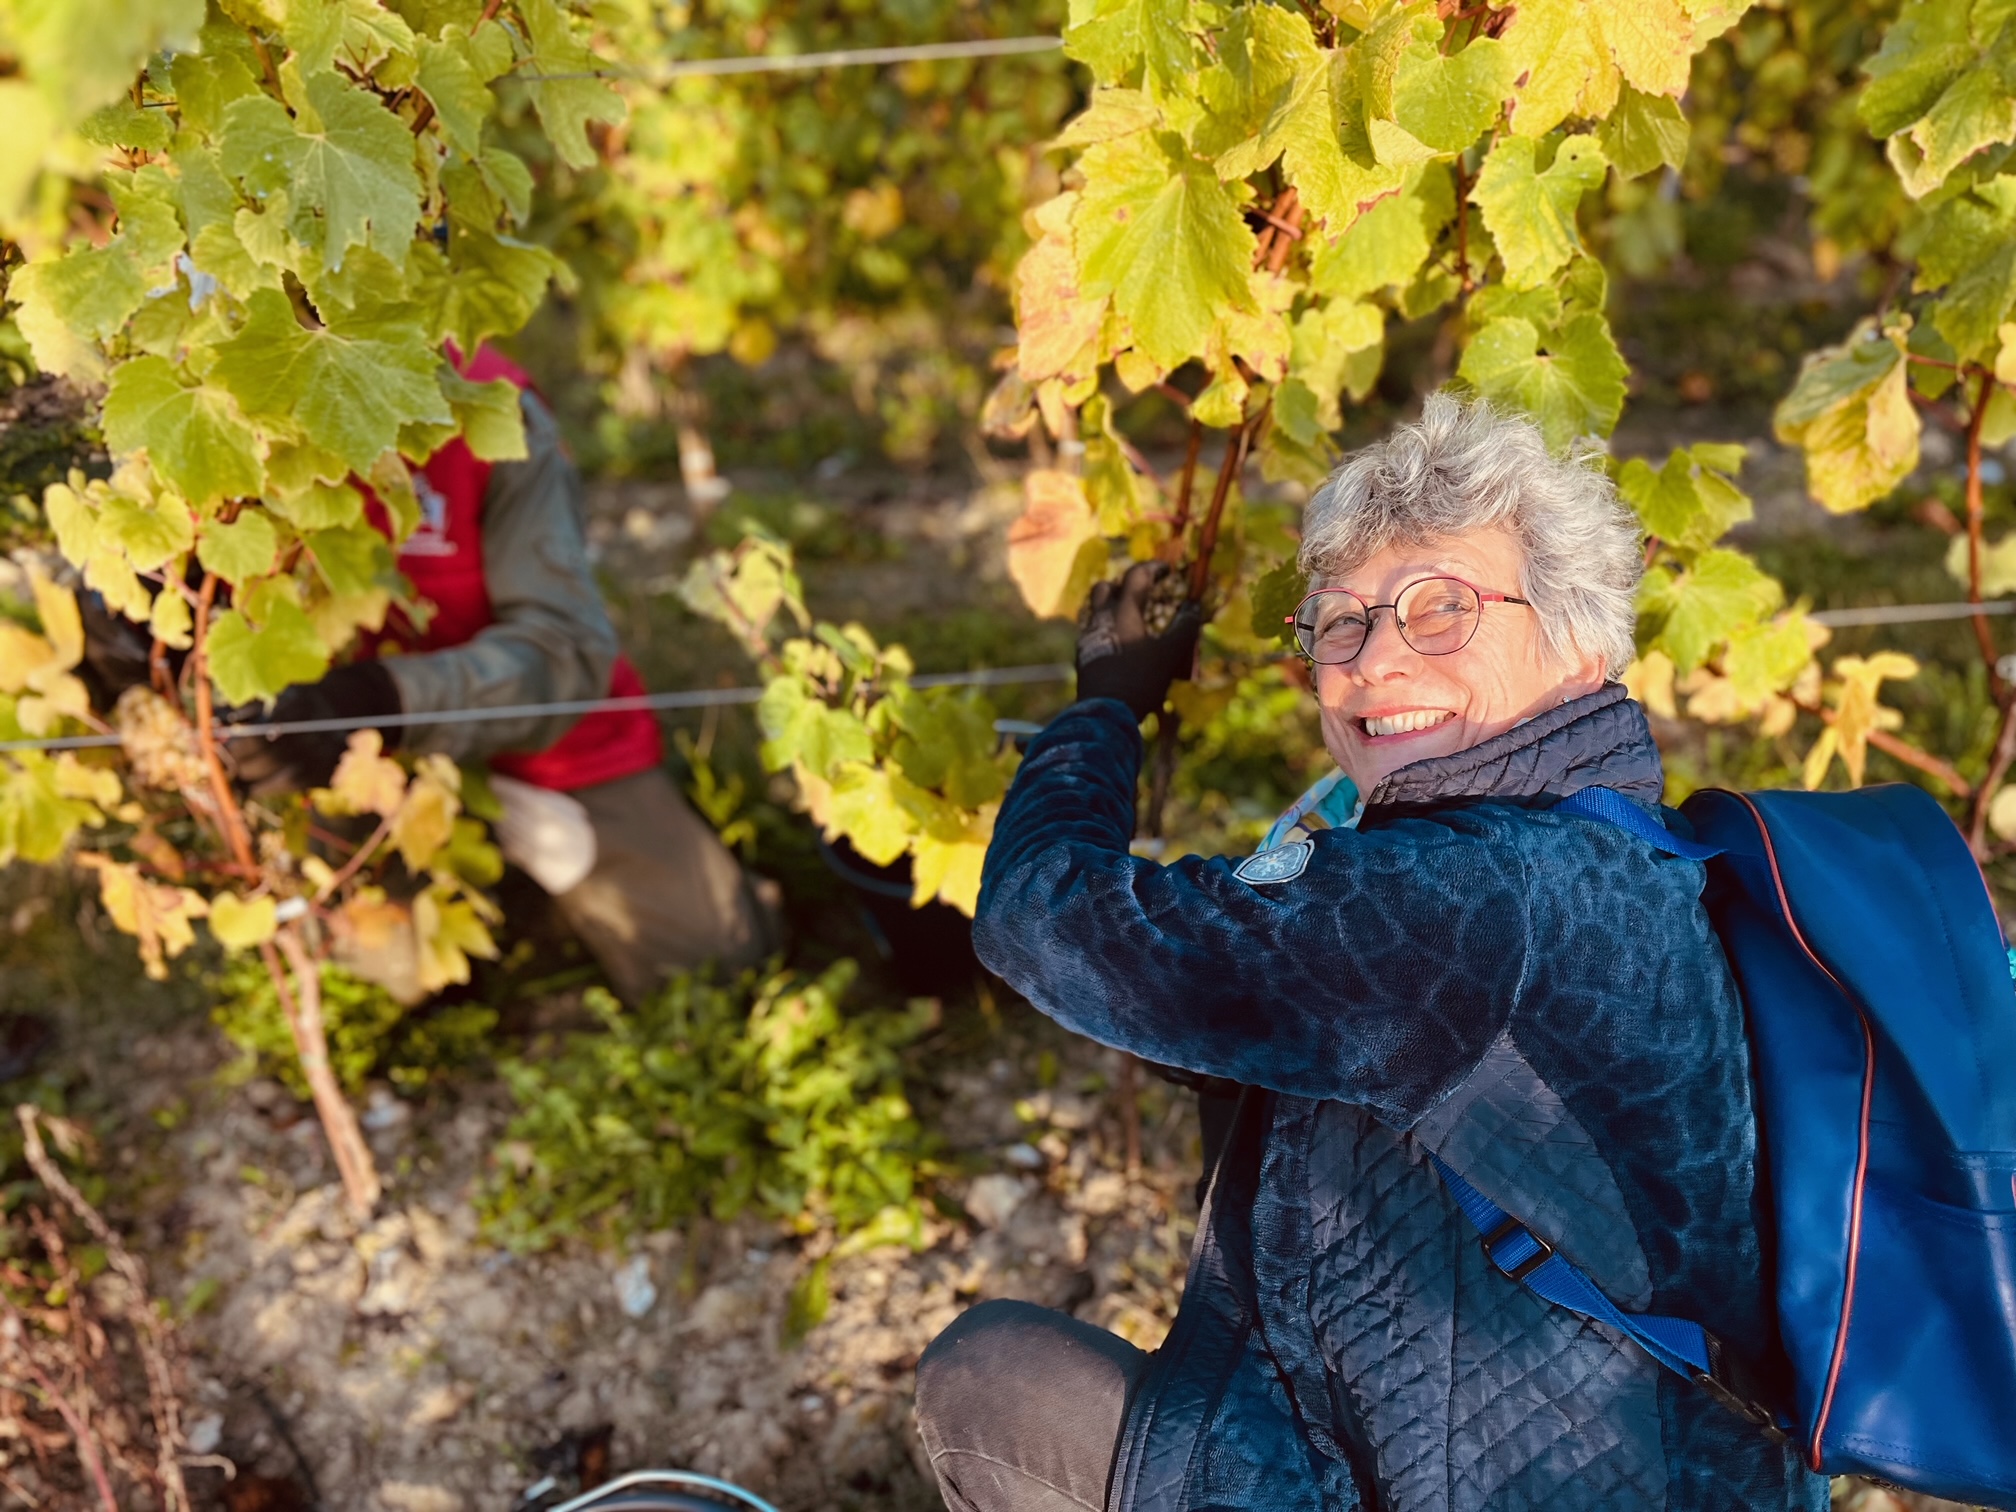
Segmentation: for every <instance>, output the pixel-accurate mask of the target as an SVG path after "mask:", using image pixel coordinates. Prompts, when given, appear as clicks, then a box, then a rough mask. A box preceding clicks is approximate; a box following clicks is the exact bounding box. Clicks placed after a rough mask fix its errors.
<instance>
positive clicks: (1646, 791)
mask: <svg viewBox="0 0 2016 1512" xmlns="http://www.w3.org/2000/svg"><path fill="white" fill-rule="evenodd" d="M1585 787H1611V788H1616V789H1617V790H1618V791H1619V792H1621V793H1623V794H1625V795H1626V796H1628V797H1631V798H1634V799H1636V800H1637V801H1638V802H1640V803H1642V804H1645V805H1646V806H1647V807H1648V808H1649V807H1654V806H1656V805H1657V804H1658V802H1659V797H1660V794H1661V792H1662V791H1663V790H1664V787H1665V774H1664V771H1663V770H1662V768H1661V767H1660V765H1659V748H1658V747H1657V746H1656V745H1654V744H1653V743H1652V730H1651V727H1650V726H1648V725H1647V724H1646V723H1645V711H1644V710H1643V709H1641V708H1639V707H1638V705H1637V704H1636V703H1635V702H1633V701H1632V699H1631V697H1630V695H1629V693H1627V692H1626V691H1625V688H1624V685H1623V684H1622V683H1606V684H1604V685H1603V686H1602V687H1601V688H1598V689H1597V690H1596V691H1595V692H1594V693H1589V694H1586V695H1584V696H1583V697H1581V698H1578V699H1575V700H1573V701H1572V702H1570V703H1565V704H1563V705H1561V707H1560V708H1558V709H1550V710H1548V711H1547V712H1546V713H1545V714H1540V715H1536V716H1535V717H1534V718H1532V719H1529V720H1527V721H1526V723H1524V724H1522V725H1519V726H1517V727H1516V728H1514V729H1510V730H1507V731H1506V732H1505V733H1504V734H1503V735H1500V736H1498V737H1496V738H1495V739H1492V740H1487V741H1485V742H1483V743H1482V744H1481V745H1474V746H1472V747H1470V749H1469V750H1467V751H1456V752H1453V753H1452V754H1450V755H1448V756H1431V757H1429V758H1428V759H1427V760H1425V761H1416V762H1413V763H1410V764H1409V765H1407V766H1404V767H1401V768H1400V769H1399V770H1398V771H1395V772H1389V773H1388V774H1387V775H1386V777H1385V778H1384V779H1383V780H1382V781H1381V782H1380V783H1379V785H1378V786H1377V787H1375V788H1373V790H1372V792H1371V794H1370V796H1369V797H1368V798H1367V799H1366V801H1365V818H1366V819H1367V820H1369V821H1378V820H1385V819H1396V818H1403V817H1405V816H1406V815H1408V814H1412V813H1420V812H1422V811H1424V810H1428V809H1434V808H1440V807H1443V806H1444V805H1446V804H1449V803H1454V802H1460V801H1462V800H1464V799H1469V800H1472V801H1478V800H1487V801H1490V802H1493V803H1510V804H1517V805H1519V806H1520V807H1523V808H1547V807H1550V806H1552V805H1553V804H1556V803H1559V802H1560V801H1561V800H1562V799H1563V798H1566V797H1567V796H1568V795H1569V794H1570V793H1573V792H1575V791H1577V790H1578V789H1581V788H1585Z"/></svg>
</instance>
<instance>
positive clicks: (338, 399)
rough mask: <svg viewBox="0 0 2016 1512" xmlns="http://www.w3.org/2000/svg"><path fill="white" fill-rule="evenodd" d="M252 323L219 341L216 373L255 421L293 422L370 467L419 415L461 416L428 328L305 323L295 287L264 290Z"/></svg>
mask: <svg viewBox="0 0 2016 1512" xmlns="http://www.w3.org/2000/svg"><path fill="white" fill-rule="evenodd" d="M246 310H247V315H246V321H245V326H244V328H243V329H242V330H241V331H239V333H238V334H237V335H236V336H234V337H232V338H231V339H230V340H229V341H226V342H223V343H221V344H220V345H219V346H218V348H217V360H216V364H215V365H214V366H213V367H212V368H211V370H210V379H211V380H212V381H213V382H216V383H218V384H221V385H222V386H223V387H224V388H225V389H226V390H228V391H229V392H230V393H231V394H232V395H233V396H234V397H235V398H236V399H237V400H238V404H239V407H240V408H241V409H242V410H244V411H245V413H246V414H247V415H249V416H251V417H252V418H253V419H255V420H272V421H275V422H282V423H284V422H293V423H296V424H298V425H299V427H300V429H301V431H302V433H303V434H304V435H305V436H306V438H307V440H308V441H309V442H311V443H312V444H314V445H315V446H317V447H320V448H323V449H325V450H327V451H329V452H331V453H333V454H334V455H335V456H337V457H340V458H341V459H342V460H343V461H344V462H345V463H347V464H348V465H349V466H350V467H351V468H352V469H353V470H355V471H357V472H364V471H366V470H368V469H369V468H370V466H371V464H372V463H373V462H374V461H376V460H377V458H378V456H379V455H380V454H381V453H383V452H385V451H386V450H388V449H389V448H390V447H392V446H393V445H394V444H395V442H396V441H397V439H398V435H399V427H400V426H401V425H403V424H406V423H409V422H412V421H416V420H417V421H423V422H424V421H447V420H451V419H453V412H452V411H451V410H450V409H449V407H448V402H447V401H446V400H445V399H444V398H443V397H442V394H441V386H440V383H439V381H438V380H437V378H436V376H435V373H436V370H437V367H438V365H439V358H438V357H437V356H436V354H435V353H434V352H433V351H432V350H431V349H430V348H429V347H428V345H427V340H426V336H425V333H424V332H422V331H420V330H419V328H418V327H410V328H408V327H386V328H383V330H382V334H381V335H378V336H371V337H361V336H360V337H352V336H347V335H344V334H343V333H342V332H341V330H339V329H338V328H336V327H333V326H332V327H330V328H327V329H324V330H320V331H310V330H307V329H305V328H304V327H303V326H302V325H301V323H300V322H299V321H298V320H296V319H295V318H294V310H293V307H292V306H291V305H289V304H288V302H287V296H286V295H284V294H280V293H276V292H273V291H271V290H263V289H262V290H260V291H259V292H257V293H255V294H254V295H253V296H252V298H251V299H250V300H249V301H247V304H246Z"/></svg>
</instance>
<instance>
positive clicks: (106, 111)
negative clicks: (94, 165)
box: [77, 100, 171, 152]
mask: <svg viewBox="0 0 2016 1512" xmlns="http://www.w3.org/2000/svg"><path fill="white" fill-rule="evenodd" d="M77 134H78V135H79V136H81V137H83V138H84V139H85V140H86V141H87V142H96V143H97V144H98V145H99V146H100V147H133V148H138V149H139V150H140V151H142V152H160V151H163V150H164V149H165V148H166V147H167V146H168V138H169V136H170V135H171V133H170V130H169V126H168V119H167V117H166V116H164V115H163V114H162V113H161V112H160V111H158V110H142V109H141V108H140V107H139V106H138V105H135V104H134V103H133V102H132V101H131V100H114V101H113V102H112V103H111V104H110V105H105V106H101V107H100V108H99V109H97V110H94V111H92V112H91V114H90V115H88V116H86V117H85V118H84V119H83V120H82V121H81V122H80V123H79V124H78V127H77Z"/></svg>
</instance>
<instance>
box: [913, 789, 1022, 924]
mask: <svg viewBox="0 0 2016 1512" xmlns="http://www.w3.org/2000/svg"><path fill="white" fill-rule="evenodd" d="M999 809H1000V805H999V804H998V803H990V804H988V805H987V806H986V807H984V808H982V809H981V810H980V812H979V814H978V815H977V816H976V817H975V819H974V821H973V823H972V824H971V825H970V826H969V827H968V828H967V830H966V832H965V833H964V834H962V835H959V836H958V837H957V838H953V839H940V838H938V837H937V836H935V835H929V834H927V835H922V836H919V837H918V840H917V849H916V852H915V854H914V856H913V857H912V860H911V863H910V865H911V873H912V875H913V877H914V878H915V880H916V890H915V891H914V892H913V893H912V895H911V898H910V905H911V907H913V908H922V907H923V906H924V905H925V904H926V903H929V902H930V901H931V900H932V899H933V898H936V899H938V900H939V901H940V902H943V903H949V904H951V905H952V906H953V907H954V908H956V909H958V910H959V911H960V912H961V913H963V914H965V915H966V916H967V917H968V918H969V919H970V918H971V917H972V916H973V913H974V910H976V909H977V908H978V907H979V906H980V868H981V865H982V864H983V863H984V862H985V861H986V859H987V843H988V841H989V840H991V839H992V838H993V836H994V816H995V814H996V813H997V812H998V811H999Z"/></svg>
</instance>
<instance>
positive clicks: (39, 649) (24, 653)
mask: <svg viewBox="0 0 2016 1512" xmlns="http://www.w3.org/2000/svg"><path fill="white" fill-rule="evenodd" d="M61 670H62V669H61V668H60V667H59V666H58V664H57V660H56V648H55V647H54V646H52V645H50V644H49V642H47V641H46V640H44V639H43V638H42V637H41V636H39V635H37V634H36V633H35V632H34V631H33V630H29V629H25V628H24V627H22V626H20V625H17V624H15V623H14V622H13V621H12V620H5V619H0V693H25V692H27V691H28V689H29V688H31V687H39V686H40V685H41V683H42V681H43V677H44V675H45V674H46V673H50V672H57V671H61Z"/></svg>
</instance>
